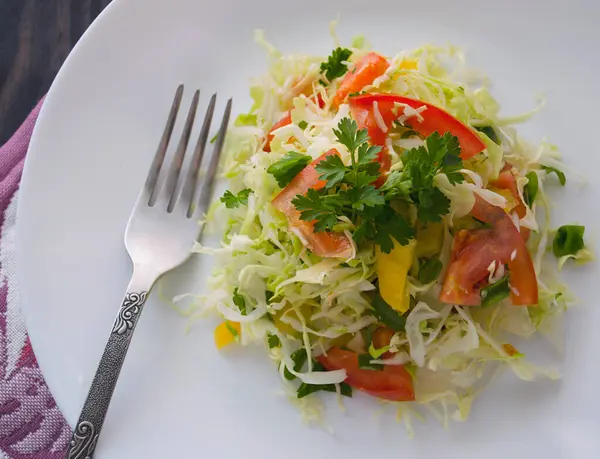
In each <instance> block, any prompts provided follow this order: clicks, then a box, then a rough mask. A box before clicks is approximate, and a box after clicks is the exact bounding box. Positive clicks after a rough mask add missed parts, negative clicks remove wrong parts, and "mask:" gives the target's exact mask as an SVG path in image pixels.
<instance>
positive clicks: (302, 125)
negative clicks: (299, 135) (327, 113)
mask: <svg viewBox="0 0 600 459" xmlns="http://www.w3.org/2000/svg"><path fill="white" fill-rule="evenodd" d="M298 127H299V128H300V129H302V130H304V129H306V128H307V127H308V123H307V122H306V121H304V120H302V121H300V122H299V123H298Z"/></svg>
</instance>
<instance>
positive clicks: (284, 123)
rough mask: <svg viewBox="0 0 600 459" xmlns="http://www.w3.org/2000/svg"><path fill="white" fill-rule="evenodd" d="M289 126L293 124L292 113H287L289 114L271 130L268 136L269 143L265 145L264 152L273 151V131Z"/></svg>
mask: <svg viewBox="0 0 600 459" xmlns="http://www.w3.org/2000/svg"><path fill="white" fill-rule="evenodd" d="M288 124H292V113H291V112H287V114H286V115H285V116H284V117H283V118H281V119H280V120H279V121H277V122H276V123H275V124H274V125H273V127H272V128H271V130H270V131H269V133H268V134H267V143H266V144H265V147H264V150H265V151H269V152H270V151H271V142H272V141H273V134H272V133H273V131H275V130H277V129H279V128H281V127H283V126H287V125H288Z"/></svg>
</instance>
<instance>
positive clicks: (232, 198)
mask: <svg viewBox="0 0 600 459" xmlns="http://www.w3.org/2000/svg"><path fill="white" fill-rule="evenodd" d="M251 192H252V190H251V189H249V188H246V189H245V190H242V191H240V192H239V193H238V194H233V193H232V192H231V191H229V190H227V191H226V192H225V193H224V194H223V196H222V197H221V202H222V203H223V204H225V207H227V208H228V209H235V208H236V207H239V206H240V204H241V205H244V206H246V205H248V196H250V193H251Z"/></svg>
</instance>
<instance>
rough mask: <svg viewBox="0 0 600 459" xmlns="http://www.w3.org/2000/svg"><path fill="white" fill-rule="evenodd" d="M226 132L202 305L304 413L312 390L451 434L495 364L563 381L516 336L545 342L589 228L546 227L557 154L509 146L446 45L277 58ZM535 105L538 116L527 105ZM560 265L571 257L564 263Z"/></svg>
mask: <svg viewBox="0 0 600 459" xmlns="http://www.w3.org/2000/svg"><path fill="white" fill-rule="evenodd" d="M257 39H258V41H259V42H260V43H262V44H263V45H264V46H265V47H266V49H267V50H268V52H269V62H270V66H269V69H268V72H267V73H266V74H265V75H263V76H261V77H258V78H256V79H254V80H253V81H252V84H251V88H250V94H251V96H252V99H253V101H254V104H253V105H252V107H250V109H249V111H248V113H245V114H242V115H240V116H238V117H237V119H236V120H235V123H234V124H235V126H234V127H232V128H231V129H230V131H229V133H228V138H227V142H226V150H225V158H224V160H223V163H222V171H223V174H224V176H225V177H226V178H227V179H228V181H229V186H228V189H227V191H226V192H225V193H224V194H223V195H222V196H221V197H220V199H218V200H217V202H216V203H215V204H214V205H213V207H212V208H211V211H210V212H209V215H208V217H207V218H208V220H209V221H211V220H218V219H219V218H218V217H224V218H225V220H226V223H225V229H224V234H223V241H222V246H221V247H218V248H214V247H213V248H211V247H207V246H204V245H201V244H198V246H197V247H196V249H195V251H196V252H199V253H208V254H212V255H213V256H214V257H216V261H217V267H216V270H215V272H214V273H213V274H212V276H211V278H210V279H209V285H210V288H211V291H210V293H209V294H207V295H205V296H204V297H203V298H202V301H201V302H200V304H199V305H198V308H199V309H200V311H201V312H204V311H205V310H207V309H209V310H214V311H217V312H218V313H219V314H220V315H221V316H222V317H223V322H222V323H221V324H220V325H219V326H218V327H217V328H216V330H215V343H216V346H217V347H218V348H224V347H225V346H228V345H235V344H239V345H249V344H252V343H259V344H262V345H264V346H265V349H267V350H268V354H269V356H270V358H271V359H272V360H273V361H274V362H275V369H276V370H277V371H279V373H280V375H281V379H282V381H283V383H284V385H285V387H286V388H287V390H288V391H289V394H290V398H291V399H293V400H294V401H295V403H297V404H298V406H299V407H300V408H301V409H302V410H303V412H304V414H305V415H306V416H307V419H312V418H314V417H315V416H317V415H318V414H319V413H320V409H321V408H320V407H321V405H320V402H319V398H318V396H317V395H314V394H315V393H316V392H320V391H325V392H332V393H334V394H337V396H338V397H340V399H341V398H342V397H343V396H352V395H353V393H354V394H356V391H360V392H363V393H366V394H368V395H370V396H372V397H375V398H377V399H379V400H380V401H383V402H385V403H390V404H393V405H394V406H395V407H396V408H397V409H398V410H399V413H401V414H405V413H408V412H417V411H419V409H420V408H423V407H427V408H430V409H431V410H432V411H433V412H434V413H435V414H437V415H438V416H440V417H441V418H442V419H443V420H444V422H446V421H447V420H448V419H450V418H452V419H455V420H464V419H466V418H467V416H468V415H469V412H470V409H471V404H472V401H473V399H474V398H475V396H476V395H478V394H479V393H480V392H481V390H482V389H483V388H484V387H485V386H486V385H487V384H488V383H489V381H490V380H491V379H492V378H493V377H494V375H495V374H497V371H498V370H499V369H502V368H509V369H511V370H512V371H513V372H514V373H515V374H516V375H517V376H518V377H519V378H520V379H522V380H525V381H531V380H534V379H535V378H536V377H540V376H542V377H549V378H558V377H559V376H560V375H559V373H558V372H557V371H556V369H554V368H551V367H546V366H541V365H536V364H534V363H532V362H530V361H529V360H528V359H527V357H526V355H525V354H524V352H522V351H521V350H520V344H521V343H523V338H529V337H531V336H533V335H536V334H538V332H539V334H542V335H545V336H547V337H549V338H550V341H549V343H552V341H553V336H555V326H556V321H557V319H559V318H560V316H561V315H562V314H563V312H565V310H566V309H567V307H568V306H569V305H570V303H571V302H572V301H573V297H572V295H571V294H570V293H569V291H568V289H567V287H566V286H565V285H564V284H563V283H562V282H561V281H560V280H559V277H558V273H559V271H560V269H561V268H562V266H563V265H564V264H565V263H566V262H567V261H568V260H570V259H574V261H575V263H581V262H584V261H587V260H589V259H591V252H590V251H589V250H588V249H587V248H586V245H585V243H584V227H582V226H578V225H565V226H561V227H560V228H558V229H553V228H552V227H551V226H550V211H551V205H550V201H549V199H548V197H547V194H546V189H547V188H550V187H562V186H565V184H566V175H565V168H564V166H563V164H562V163H561V162H560V155H559V153H558V150H557V148H556V147H555V146H554V145H552V144H550V143H548V142H542V143H541V144H539V145H532V144H530V143H529V142H527V141H525V140H524V139H522V138H521V137H520V136H519V135H518V134H517V131H516V130H515V128H514V127H513V126H514V125H515V124H517V123H520V122H523V121H526V120H527V119H529V118H530V117H531V116H532V115H533V114H534V113H535V111H536V110H537V108H536V109H535V110H532V112H531V113H527V114H525V115H521V116H516V117H504V116H502V115H501V114H500V106H499V104H498V103H497V102H496V101H495V100H494V98H493V97H492V95H491V94H490V90H489V85H488V80H487V78H485V77H481V76H480V75H478V74H477V73H476V72H474V71H472V70H470V69H468V68H466V67H465V63H464V56H463V54H462V52H461V51H460V50H459V49H457V48H453V47H449V48H440V47H435V46H424V47H421V48H418V49H414V50H409V51H402V52H400V53H398V54H397V55H395V56H386V55H383V54H381V53H378V52H375V51H372V50H371V49H370V48H369V45H368V44H367V42H366V41H365V40H364V39H363V38H361V37H359V38H357V39H355V40H353V42H352V44H351V46H349V47H347V48H346V47H341V46H338V47H336V48H335V49H334V50H333V51H332V52H331V54H330V55H329V56H328V57H323V56H305V55H286V56H284V55H281V54H280V53H279V52H277V50H276V49H275V48H274V47H273V46H272V45H271V44H269V43H268V42H266V40H265V39H264V36H263V35H262V33H261V32H258V33H257ZM538 108H539V107H538ZM570 263H573V262H572V261H571V262H570Z"/></svg>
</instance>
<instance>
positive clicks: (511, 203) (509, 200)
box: [489, 186, 519, 214]
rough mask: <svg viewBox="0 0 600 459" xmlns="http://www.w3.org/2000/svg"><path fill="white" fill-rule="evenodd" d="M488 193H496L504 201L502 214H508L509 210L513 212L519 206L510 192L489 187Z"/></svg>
mask: <svg viewBox="0 0 600 459" xmlns="http://www.w3.org/2000/svg"><path fill="white" fill-rule="evenodd" d="M489 190H490V191H493V192H494V193H498V194H499V195H500V196H503V197H504V198H505V199H506V206H505V207H504V212H506V213H507V214H509V213H510V212H511V210H513V209H514V208H515V207H517V205H518V204H519V203H518V202H517V200H516V199H515V197H514V196H513V194H512V193H511V192H510V190H505V189H502V188H496V187H495V186H491V187H489Z"/></svg>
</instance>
